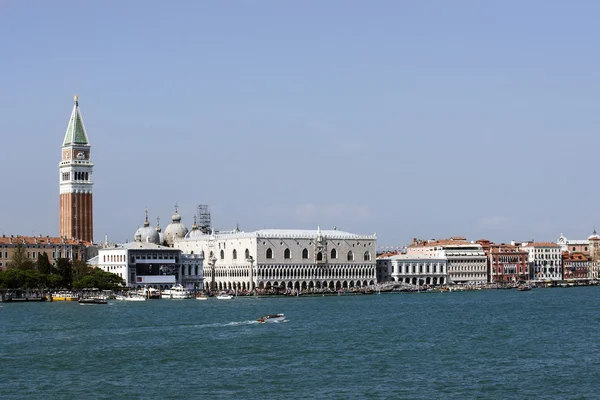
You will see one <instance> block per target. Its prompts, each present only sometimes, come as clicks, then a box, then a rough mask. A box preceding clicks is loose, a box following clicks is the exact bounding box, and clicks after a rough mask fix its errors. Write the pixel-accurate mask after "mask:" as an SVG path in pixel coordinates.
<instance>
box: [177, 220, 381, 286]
mask: <svg viewBox="0 0 600 400" xmlns="http://www.w3.org/2000/svg"><path fill="white" fill-rule="evenodd" d="M174 247H175V248H176V249H180V250H181V251H182V253H183V254H186V255H195V254H200V255H201V256H202V257H203V258H204V261H205V263H204V278H205V283H204V285H205V287H206V288H211V289H212V290H237V291H241V292H244V291H252V290H254V289H256V290H258V291H259V292H260V291H265V292H285V291H294V290H296V291H335V290H343V289H350V288H355V287H366V286H369V285H374V284H375V283H376V282H377V276H376V259H375V251H376V236H375V235H372V236H371V235H356V234H352V233H348V232H342V231H338V230H321V229H317V230H293V229H291V230H282V229H265V230H260V231H255V232H248V233H247V232H241V231H239V230H237V229H236V230H234V231H229V232H212V233H210V234H203V233H202V232H201V231H200V230H197V229H192V231H190V232H189V234H188V235H186V237H185V238H183V239H177V238H176V239H175V240H174Z"/></svg>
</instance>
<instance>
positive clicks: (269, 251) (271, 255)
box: [267, 249, 273, 259]
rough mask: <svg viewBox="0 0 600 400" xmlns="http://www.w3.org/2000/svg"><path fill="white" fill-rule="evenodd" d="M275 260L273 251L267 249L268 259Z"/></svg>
mask: <svg viewBox="0 0 600 400" xmlns="http://www.w3.org/2000/svg"><path fill="white" fill-rule="evenodd" d="M271 258H273V250H271V249H267V259H271Z"/></svg>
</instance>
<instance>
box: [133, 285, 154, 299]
mask: <svg viewBox="0 0 600 400" xmlns="http://www.w3.org/2000/svg"><path fill="white" fill-rule="evenodd" d="M136 294H138V295H140V296H142V297H144V298H146V299H149V300H157V299H160V291H159V290H158V289H155V288H153V287H144V288H143V289H140V290H138V291H137V293H136Z"/></svg>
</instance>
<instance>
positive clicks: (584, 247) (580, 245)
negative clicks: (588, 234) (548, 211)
mask: <svg viewBox="0 0 600 400" xmlns="http://www.w3.org/2000/svg"><path fill="white" fill-rule="evenodd" d="M556 244H558V245H559V246H560V251H561V252H565V251H568V252H570V253H583V254H586V255H589V254H590V242H589V240H588V239H581V240H573V239H567V238H566V237H565V236H564V235H563V234H562V233H561V234H560V237H559V238H558V240H557V241H556Z"/></svg>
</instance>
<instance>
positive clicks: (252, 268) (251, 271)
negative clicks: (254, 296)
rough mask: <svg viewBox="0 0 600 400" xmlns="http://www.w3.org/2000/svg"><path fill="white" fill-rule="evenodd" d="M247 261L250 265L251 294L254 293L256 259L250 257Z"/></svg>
mask: <svg viewBox="0 0 600 400" xmlns="http://www.w3.org/2000/svg"><path fill="white" fill-rule="evenodd" d="M246 261H248V262H249V263H250V287H249V289H250V293H254V289H255V286H254V258H252V256H248V258H247V259H246Z"/></svg>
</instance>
